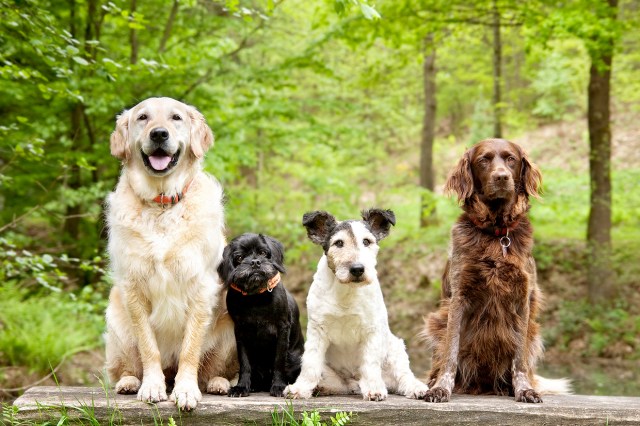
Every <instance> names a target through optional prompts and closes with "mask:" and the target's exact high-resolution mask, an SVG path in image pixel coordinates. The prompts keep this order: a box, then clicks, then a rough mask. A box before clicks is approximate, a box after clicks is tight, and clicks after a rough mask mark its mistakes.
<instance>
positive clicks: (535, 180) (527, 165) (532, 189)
mask: <svg viewBox="0 0 640 426" xmlns="http://www.w3.org/2000/svg"><path fill="white" fill-rule="evenodd" d="M521 154H522V168H521V169H520V182H521V183H520V187H521V188H522V191H524V193H525V195H527V196H532V197H535V198H540V195H541V194H542V173H540V169H539V168H538V166H537V165H536V164H535V163H532V162H531V160H529V156H528V155H527V153H526V152H524V150H522V149H521Z"/></svg>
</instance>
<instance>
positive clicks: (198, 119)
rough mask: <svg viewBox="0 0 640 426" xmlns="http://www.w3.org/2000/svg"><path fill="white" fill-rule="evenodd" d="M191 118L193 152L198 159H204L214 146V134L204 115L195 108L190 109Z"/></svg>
mask: <svg viewBox="0 0 640 426" xmlns="http://www.w3.org/2000/svg"><path fill="white" fill-rule="evenodd" d="M189 117H190V118H191V142H190V145H191V152H193V155H195V156H196V158H202V157H203V156H204V153H205V152H207V150H208V149H209V148H211V145H213V132H212V131H211V128H210V127H209V126H208V125H207V123H206V121H205V119H204V115H202V114H201V113H200V111H198V110H197V109H195V108H194V107H189Z"/></svg>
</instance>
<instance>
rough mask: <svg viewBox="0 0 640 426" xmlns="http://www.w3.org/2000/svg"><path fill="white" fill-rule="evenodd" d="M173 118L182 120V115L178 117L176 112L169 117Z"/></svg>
mask: <svg viewBox="0 0 640 426" xmlns="http://www.w3.org/2000/svg"><path fill="white" fill-rule="evenodd" d="M171 118H172V119H173V120H175V121H180V120H182V117H180V116H179V115H178V114H173V117H171Z"/></svg>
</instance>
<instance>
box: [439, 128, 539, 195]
mask: <svg viewBox="0 0 640 426" xmlns="http://www.w3.org/2000/svg"><path fill="white" fill-rule="evenodd" d="M541 184H542V175H541V174H540V170H539V169H538V166H536V165H535V164H534V163H532V162H531V161H530V160H529V157H528V156H527V153H526V152H525V151H524V150H523V149H522V148H521V147H520V146H519V145H517V144H515V143H513V142H509V141H507V140H504V139H485V140H483V141H481V142H478V143H477V144H475V145H474V146H472V147H471V148H469V149H468V150H467V151H466V152H465V153H464V155H463V156H462V158H461V159H460V161H459V162H458V165H457V166H456V167H455V168H454V169H453V171H452V172H451V174H450V175H449V179H447V182H446V184H445V186H444V189H445V192H448V193H451V192H454V193H456V194H457V196H458V201H460V202H461V203H465V202H466V201H467V200H468V199H470V198H471V197H472V196H473V195H474V194H476V195H478V197H480V199H482V200H484V201H498V200H504V201H510V200H512V199H514V198H515V197H516V196H517V195H518V194H524V195H525V196H526V197H528V196H533V197H536V198H538V197H539V193H540V192H541V191H540V189H541Z"/></svg>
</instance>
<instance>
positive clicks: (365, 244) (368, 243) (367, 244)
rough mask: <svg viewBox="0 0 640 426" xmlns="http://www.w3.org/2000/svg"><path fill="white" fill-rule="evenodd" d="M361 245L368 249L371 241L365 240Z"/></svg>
mask: <svg viewBox="0 0 640 426" xmlns="http://www.w3.org/2000/svg"><path fill="white" fill-rule="evenodd" d="M362 244H364V246H365V247H369V245H371V240H370V239H368V238H365V239H364V240H362Z"/></svg>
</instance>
